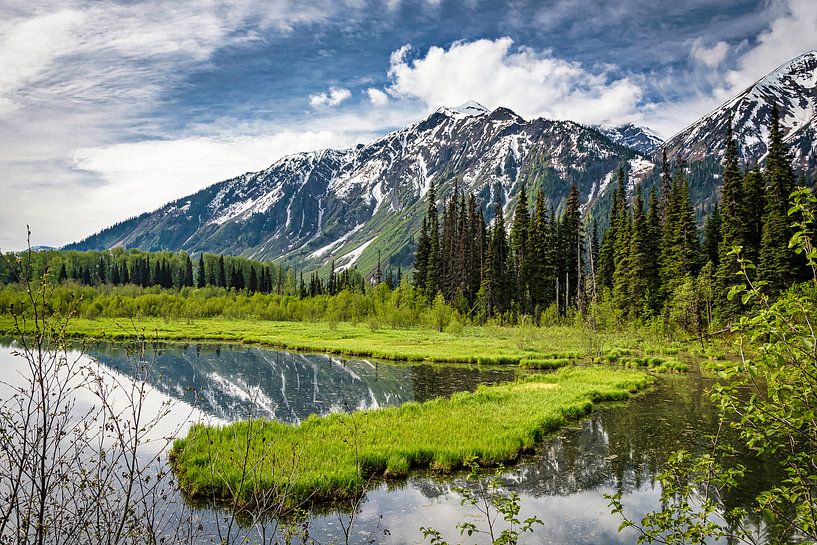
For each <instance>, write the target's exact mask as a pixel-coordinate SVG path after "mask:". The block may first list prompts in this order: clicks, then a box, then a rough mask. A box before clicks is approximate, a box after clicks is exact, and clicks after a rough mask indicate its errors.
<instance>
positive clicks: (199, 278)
mask: <svg viewBox="0 0 817 545" xmlns="http://www.w3.org/2000/svg"><path fill="white" fill-rule="evenodd" d="M196 271H197V274H196V287H198V288H203V287H204V286H205V283H206V282H207V274H206V272H205V269H204V253H203V252H202V253H200V254H199V266H198V269H197V270H196Z"/></svg>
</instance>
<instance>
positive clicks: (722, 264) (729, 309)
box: [707, 117, 746, 318]
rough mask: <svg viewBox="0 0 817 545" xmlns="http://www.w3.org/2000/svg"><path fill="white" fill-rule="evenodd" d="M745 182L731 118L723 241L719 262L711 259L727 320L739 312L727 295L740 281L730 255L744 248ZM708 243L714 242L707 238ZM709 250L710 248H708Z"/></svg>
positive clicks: (722, 209)
mask: <svg viewBox="0 0 817 545" xmlns="http://www.w3.org/2000/svg"><path fill="white" fill-rule="evenodd" d="M744 201H745V200H744V195H743V182H742V180H741V175H740V168H739V166H738V148H737V145H736V143H735V139H734V137H733V134H732V119H731V117H730V119H729V124H728V125H727V128H726V143H725V151H724V154H723V188H722V189H721V204H720V211H719V212H720V232H721V239H720V244H719V245H718V252H717V259H711V256H710V260H712V262H713V263H715V264H717V272H716V278H717V281H718V293H719V295H720V297H719V299H718V302H717V304H718V312H719V315H720V316H722V317H724V318H728V317H731V316H732V315H733V314H734V312H735V311H736V310H737V306H736V305H737V303H738V300H737V299H734V300H732V301H729V300H728V298H727V294H728V293H729V290H730V288H731V287H732V285H733V284H734V283H735V281H736V280H737V278H736V274H737V272H738V271H739V270H740V268H739V265H738V261H737V257H736V256H734V255H730V252H731V251H732V248H733V247H735V246H741V247H742V246H744V245H745V242H746V240H745V239H746V237H745V226H746V223H745V218H744V214H743V213H744V209H745V204H744ZM707 244H708V245H709V244H711V241H710V240H709V239H707ZM707 250H708V249H707Z"/></svg>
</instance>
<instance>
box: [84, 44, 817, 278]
mask: <svg viewBox="0 0 817 545" xmlns="http://www.w3.org/2000/svg"><path fill="white" fill-rule="evenodd" d="M773 104H776V105H777V106H778V108H779V110H780V115H781V126H782V129H783V132H784V134H785V140H786V143H787V144H788V145H789V148H790V150H791V153H792V157H793V158H794V160H795V161H796V163H797V165H798V166H799V167H801V168H802V169H803V170H804V172H806V173H807V174H808V176H810V179H813V176H814V174H815V171H817V164H815V163H816V162H817V153H815V144H817V136H816V135H817V52H815V51H810V52H807V53H805V54H803V55H801V56H799V57H798V58H796V59H793V60H792V61H789V62H787V63H785V64H783V65H782V66H780V67H779V68H777V69H776V70H774V71H773V72H772V73H770V74H769V75H767V76H766V77H764V78H762V79H761V80H759V81H757V82H756V83H754V84H753V85H751V86H750V87H749V88H747V89H746V90H745V91H743V92H742V93H740V94H739V95H737V96H736V97H734V98H733V99H731V100H729V101H727V102H726V103H725V104H723V105H722V106H720V107H719V108H717V109H716V110H714V111H713V112H711V113H710V114H708V115H706V116H704V117H702V118H701V119H699V120H698V121H696V122H695V123H693V124H692V125H690V126H689V127H687V128H686V129H684V130H683V131H681V132H680V133H678V134H677V135H675V136H674V137H672V138H671V139H669V140H668V141H667V142H665V143H663V144H661V142H660V138H658V137H657V136H656V135H655V134H653V133H652V132H651V131H649V130H648V129H645V128H642V127H637V126H634V125H624V126H621V127H596V128H593V127H585V126H582V125H579V124H577V123H573V122H571V121H553V120H548V119H542V118H539V119H533V120H525V119H523V118H522V117H520V116H518V115H516V114H515V113H514V112H512V111H511V110H509V109H507V108H497V109H495V110H493V111H490V110H488V109H487V108H485V107H484V106H482V105H480V104H478V103H476V102H473V101H469V102H467V103H465V104H463V105H461V106H458V107H455V108H440V109H439V110H437V111H436V112H434V113H433V114H431V115H430V116H428V117H427V118H425V119H423V120H421V121H419V122H417V123H414V124H412V125H409V126H408V127H405V128H403V129H400V130H397V131H395V132H392V133H390V134H387V135H385V136H383V137H382V138H379V139H377V140H375V141H374V142H371V143H369V144H367V145H363V144H359V145H358V146H357V147H355V148H353V149H346V150H323V151H317V152H309V153H299V154H295V155H290V156H288V157H284V158H282V159H281V160H279V161H277V162H276V163H274V164H273V165H272V166H270V167H269V168H267V169H266V170H263V171H261V172H255V173H247V174H244V175H242V176H238V177H236V178H232V179H230V180H226V181H224V182H220V183H217V184H215V185H212V186H210V187H208V188H206V189H204V190H202V191H199V192H197V193H194V194H193V195H190V196H188V197H184V198H182V199H178V200H176V201H174V202H171V203H169V204H167V205H165V206H163V207H161V208H159V209H158V210H155V211H153V212H150V213H145V214H142V215H141V216H138V217H135V218H131V219H128V220H126V221H123V222H121V223H119V224H116V225H114V226H112V227H110V228H108V229H105V230H103V231H101V232H100V233H97V234H95V235H93V236H90V237H88V238H87V239H85V240H83V241H81V242H78V243H76V244H72V245H69V246H68V248H70V249H105V248H111V247H135V248H140V249H143V250H160V249H167V250H174V251H175V250H186V251H189V252H200V251H210V252H220V253H227V254H237V255H244V256H248V257H253V258H257V259H269V260H276V261H278V262H279V263H280V264H282V265H292V266H297V267H299V268H302V269H304V270H306V271H309V270H314V269H317V268H327V267H329V264H330V263H332V262H335V263H336V266H337V267H338V268H343V267H350V266H356V267H358V268H359V269H360V270H361V271H362V272H363V273H364V274H365V273H369V272H370V271H372V270H373V269H374V268H375V264H376V262H377V259H378V255H381V256H382V260H383V262H384V266H386V267H388V266H392V267H395V268H396V267H397V266H403V267H408V266H410V265H411V263H412V262H413V252H414V236H415V235H416V233H417V232H418V231H419V226H420V223H421V220H422V217H423V215H424V214H425V209H426V203H425V201H424V200H423V196H424V195H425V194H426V192H427V191H428V188H429V187H430V185H431V183H432V182H433V183H434V184H435V185H436V186H437V187H438V189H439V191H438V195H440V196H441V197H443V198H445V197H446V196H448V195H450V194H451V193H452V192H453V191H454V188H455V187H456V188H458V189H459V190H460V191H463V190H464V191H467V192H472V193H474V194H475V195H476V196H477V198H478V200H479V202H480V204H481V205H482V207H483V210H484V212H485V217H486V218H488V219H490V218H492V217H493V203H494V202H495V201H496V200H497V199H498V200H499V203H500V204H501V205H502V206H503V207H505V213H506V216H508V215H510V214H512V213H513V206H514V202H515V197H516V195H517V194H518V192H519V190H520V188H521V187H523V186H526V187H527V188H528V190H529V193H532V192H533V191H535V190H536V189H538V188H542V189H543V190H544V191H545V195H546V197H547V202H548V205H549V206H551V207H553V208H554V209H557V210H558V209H559V207H560V206H561V205H562V204H563V201H564V199H565V197H566V195H567V192H568V190H569V188H570V186H571V184H574V183H575V184H576V185H577V186H578V188H579V191H580V194H581V196H582V200H583V204H582V209H583V210H584V211H585V212H590V213H592V214H593V215H594V216H595V217H597V218H598V219H599V226H600V227H603V226H604V223H605V219H606V217H607V209H608V207H609V193H610V192H609V188H610V187H611V183H612V181H613V179H614V177H615V173H616V170H617V169H618V166H619V164H622V163H626V164H627V169H628V173H629V185H628V189H629V190H630V191H632V190H633V189H634V188H635V186H636V183H642V185H643V187H645V188H648V187H649V186H650V185H651V184H655V183H657V182H658V174H657V169H655V166H654V163H653V161H652V160H650V159H649V158H648V157H649V154H651V153H652V154H653V157H657V158H660V154H659V150H661V149H665V150H666V151H667V155H668V158H669V159H670V160H671V161H674V160H680V159H683V160H684V161H685V162H686V165H687V172H688V175H689V180H690V198H691V199H692V203H693V205H694V206H695V209H696V213H697V216H698V219H699V220H702V219H703V217H704V216H705V215H706V213H707V212H708V211H709V210H710V209H711V207H712V206H713V204H714V203H715V202H716V200H717V198H718V193H719V187H720V170H721V156H722V153H723V139H724V136H725V133H726V124H727V123H728V121H729V119H730V118H731V119H732V120H733V121H732V123H733V128H734V131H735V136H736V138H737V140H738V142H740V144H741V156H742V158H743V162H744V164H745V165H753V164H755V163H757V162H762V160H763V157H764V156H765V154H766V143H767V138H768V134H767V131H768V128H767V127H768V124H769V118H770V113H771V109H772V105H773Z"/></svg>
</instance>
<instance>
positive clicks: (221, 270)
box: [217, 255, 227, 288]
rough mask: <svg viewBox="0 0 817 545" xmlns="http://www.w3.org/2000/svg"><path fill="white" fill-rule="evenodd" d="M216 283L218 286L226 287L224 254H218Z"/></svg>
mask: <svg viewBox="0 0 817 545" xmlns="http://www.w3.org/2000/svg"><path fill="white" fill-rule="evenodd" d="M217 277H218V285H219V287H222V288H226V287H227V271H226V270H225V268H224V256H223V255H220V256H218V275H217Z"/></svg>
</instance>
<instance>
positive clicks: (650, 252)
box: [644, 185, 661, 312]
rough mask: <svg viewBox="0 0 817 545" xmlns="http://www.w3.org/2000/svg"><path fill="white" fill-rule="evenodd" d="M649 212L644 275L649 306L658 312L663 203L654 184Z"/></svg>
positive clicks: (652, 310) (651, 309)
mask: <svg viewBox="0 0 817 545" xmlns="http://www.w3.org/2000/svg"><path fill="white" fill-rule="evenodd" d="M649 206H650V209H649V212H648V213H647V231H646V233H645V243H646V248H647V251H646V252H647V256H646V263H645V268H646V270H645V271H644V276H645V277H646V279H647V292H648V295H647V306H648V308H649V309H650V311H651V312H657V311H658V310H659V306H660V293H661V285H660V283H661V280H660V274H659V270H660V256H661V204H660V202H659V200H658V194H657V192H656V190H655V186H654V185H653V186H652V187H651V188H650V202H649Z"/></svg>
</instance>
